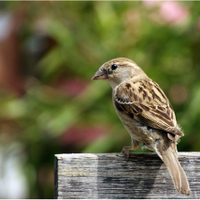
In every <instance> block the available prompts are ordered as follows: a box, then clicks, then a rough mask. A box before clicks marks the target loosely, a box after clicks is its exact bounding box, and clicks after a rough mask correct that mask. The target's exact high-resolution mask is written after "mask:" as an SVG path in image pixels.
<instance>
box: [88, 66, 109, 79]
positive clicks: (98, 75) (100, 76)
mask: <svg viewBox="0 0 200 200" xmlns="http://www.w3.org/2000/svg"><path fill="white" fill-rule="evenodd" d="M107 78H108V73H107V72H106V71H102V70H101V68H100V69H99V70H98V71H97V72H96V73H95V74H94V76H93V77H92V79H91V80H105V79H107Z"/></svg>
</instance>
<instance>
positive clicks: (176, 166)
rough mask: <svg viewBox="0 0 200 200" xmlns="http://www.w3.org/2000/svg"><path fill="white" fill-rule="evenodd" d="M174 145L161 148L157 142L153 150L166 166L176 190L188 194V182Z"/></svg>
mask: <svg viewBox="0 0 200 200" xmlns="http://www.w3.org/2000/svg"><path fill="white" fill-rule="evenodd" d="M175 146H176V145H175V144H174V148H172V147H173V146H169V147H168V148H167V149H165V150H163V148H162V145H161V143H157V144H156V148H155V151H156V153H157V154H158V155H159V157H160V158H161V159H162V160H163V162H164V163H165V165H166V166H167V169H168V171H169V173H170V175H171V177H172V180H173V183H174V187H175V189H176V191H177V192H178V193H181V194H185V195H190V187H189V183H188V180H187V177H186V174H185V172H184V170H183V168H182V167H181V165H180V163H179V161H178V158H177V151H176V147H175Z"/></svg>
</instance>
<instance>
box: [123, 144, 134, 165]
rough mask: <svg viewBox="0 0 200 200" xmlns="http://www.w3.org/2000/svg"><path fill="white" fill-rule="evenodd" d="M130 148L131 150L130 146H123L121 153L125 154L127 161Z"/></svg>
mask: <svg viewBox="0 0 200 200" xmlns="http://www.w3.org/2000/svg"><path fill="white" fill-rule="evenodd" d="M130 150H133V147H132V146H125V147H123V149H122V151H121V153H125V154H126V155H127V162H128V161H129V156H130V152H129V151H130Z"/></svg>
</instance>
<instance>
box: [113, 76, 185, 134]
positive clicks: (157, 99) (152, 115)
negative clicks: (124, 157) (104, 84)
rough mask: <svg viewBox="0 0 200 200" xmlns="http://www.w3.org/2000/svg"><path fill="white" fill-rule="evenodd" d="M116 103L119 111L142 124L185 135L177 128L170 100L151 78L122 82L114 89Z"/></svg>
mask: <svg viewBox="0 0 200 200" xmlns="http://www.w3.org/2000/svg"><path fill="white" fill-rule="evenodd" d="M114 103H115V106H116V108H117V109H118V111H120V112H124V113H126V114H127V115H129V116H130V117H131V118H134V119H135V120H137V121H138V122H141V123H142V124H145V125H147V126H150V127H152V128H155V129H159V130H163V131H166V132H169V133H173V134H175V135H176V134H177V135H180V136H183V135H184V134H183V133H182V132H181V131H180V130H179V129H178V128H177V122H176V117H175V114H174V110H173V108H172V106H171V104H170V102H169V100H168V99H167V97H166V96H165V94H164V92H163V91H162V90H161V89H160V87H159V85H158V84H157V83H155V82H154V81H152V80H151V79H147V80H140V81H136V82H134V81H131V80H130V81H128V82H124V83H122V84H121V85H119V86H118V87H117V88H116V89H115V91H114Z"/></svg>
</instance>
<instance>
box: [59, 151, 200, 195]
mask: <svg viewBox="0 0 200 200" xmlns="http://www.w3.org/2000/svg"><path fill="white" fill-rule="evenodd" d="M179 161H180V163H181V166H182V167H183V169H184V170H185V172H186V174H187V177H188V181H189V183H190V188H191V195H189V196H185V195H181V194H177V193H176V191H175V189H174V186H173V182H172V179H171V177H170V175H169V172H168V171H167V168H166V166H165V165H164V163H163V162H162V161H161V160H160V158H159V157H158V156H157V155H156V154H155V153H133V154H130V159H129V161H128V162H127V161H126V156H125V155H123V154H119V153H107V154H57V155H55V198H62V199H64V198H65V199H105V198H106V199H139V198H148V199H151V198H154V199H157V198H159V199H162V198H173V199H181V198H185V199H197V198H200V152H181V153H179Z"/></svg>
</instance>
